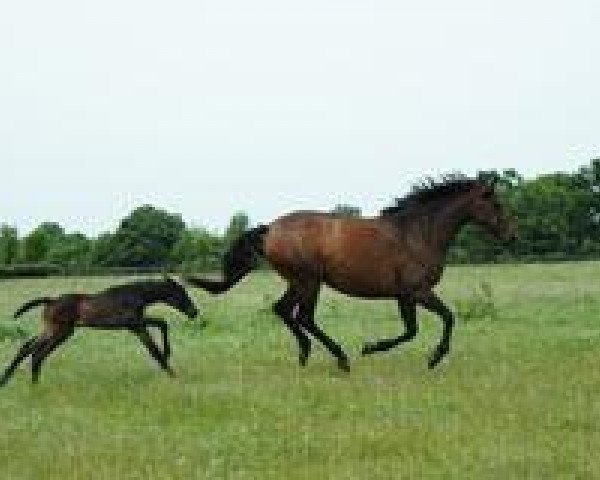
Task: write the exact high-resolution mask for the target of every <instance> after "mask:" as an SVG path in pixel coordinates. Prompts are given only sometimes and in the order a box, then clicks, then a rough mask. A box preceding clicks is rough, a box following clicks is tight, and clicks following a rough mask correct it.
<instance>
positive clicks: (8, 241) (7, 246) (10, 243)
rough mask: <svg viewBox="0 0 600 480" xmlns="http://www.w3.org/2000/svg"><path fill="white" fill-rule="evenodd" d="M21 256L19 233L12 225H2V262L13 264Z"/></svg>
mask: <svg viewBox="0 0 600 480" xmlns="http://www.w3.org/2000/svg"><path fill="white" fill-rule="evenodd" d="M18 256H19V234H18V232H17V229H16V228H15V227H13V226H11V225H7V224H2V225H1V226H0V264H2V265H11V264H13V263H16V262H17V259H18Z"/></svg>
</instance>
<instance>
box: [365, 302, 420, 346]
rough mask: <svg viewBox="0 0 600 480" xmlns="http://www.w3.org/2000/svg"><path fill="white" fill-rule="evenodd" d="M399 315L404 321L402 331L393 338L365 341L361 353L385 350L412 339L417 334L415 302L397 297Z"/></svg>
mask: <svg viewBox="0 0 600 480" xmlns="http://www.w3.org/2000/svg"><path fill="white" fill-rule="evenodd" d="M398 307H399V308H400V317H401V318H402V320H403V321H404V333H403V334H402V335H400V336H399V337H395V338H384V339H383V340H379V341H377V342H374V343H365V346H364V347H363V350H362V354H363V355H369V354H371V353H375V352H385V351H386V350H389V349H390V348H393V347H395V346H396V345H400V344H401V343H404V342H408V341H409V340H412V339H413V338H415V336H416V335H417V329H418V327H417V304H416V302H414V301H413V300H411V299H407V298H401V297H399V298H398Z"/></svg>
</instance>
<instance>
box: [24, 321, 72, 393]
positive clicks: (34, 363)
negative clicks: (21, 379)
mask: <svg viewBox="0 0 600 480" xmlns="http://www.w3.org/2000/svg"><path fill="white" fill-rule="evenodd" d="M72 333H73V327H72V326H70V325H68V326H61V327H60V328H57V329H56V331H55V332H54V333H53V334H52V335H49V336H45V337H44V336H43V335H42V336H41V337H40V341H39V342H38V344H36V347H35V351H34V352H33V355H32V358H31V381H32V382H33V383H37V382H38V380H39V378H40V370H41V368H42V363H43V362H44V360H46V358H48V355H50V354H51V353H52V352H53V351H54V350H56V347H58V346H59V345H60V344H61V343H63V342H64V341H65V340H67V338H69V337H70V336H71V334H72Z"/></svg>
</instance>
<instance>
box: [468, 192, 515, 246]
mask: <svg viewBox="0 0 600 480" xmlns="http://www.w3.org/2000/svg"><path fill="white" fill-rule="evenodd" d="M472 185H473V186H472V188H471V191H470V192H469V194H468V195H469V199H468V202H467V204H466V205H467V210H468V214H469V215H470V217H471V219H472V221H473V222H474V223H476V224H478V225H480V226H482V227H483V228H485V229H486V230H488V231H489V232H490V233H491V234H492V235H494V236H495V237H496V238H498V239H499V240H502V241H505V242H508V241H512V240H514V239H515V238H516V236H517V229H516V225H515V222H514V220H513V219H512V218H511V217H510V216H509V215H508V213H507V212H506V209H505V208H504V207H503V206H502V204H501V203H500V201H499V200H498V194H497V193H496V190H495V188H494V185H493V184H489V183H487V182H484V181H482V180H476V181H473V183H472Z"/></svg>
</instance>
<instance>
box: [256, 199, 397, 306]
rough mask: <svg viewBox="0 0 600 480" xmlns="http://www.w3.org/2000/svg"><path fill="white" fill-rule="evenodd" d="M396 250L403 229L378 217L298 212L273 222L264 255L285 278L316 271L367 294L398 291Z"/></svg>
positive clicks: (334, 283) (340, 287) (324, 278)
mask: <svg viewBox="0 0 600 480" xmlns="http://www.w3.org/2000/svg"><path fill="white" fill-rule="evenodd" d="M397 253H398V235H397V234H396V232H395V231H394V230H393V228H392V227H391V226H390V225H388V224H387V223H385V222H382V221H381V220H380V219H378V218H356V217H347V216H342V215H335V214H329V213H322V212H310V211H306V212H296V213H292V214H289V215H285V216H283V217H280V218H279V219H277V220H276V221H275V222H273V223H272V224H271V225H270V227H269V231H268V234H267V236H266V238H265V256H266V258H267V260H268V261H269V262H270V263H271V265H272V266H273V267H274V268H275V269H276V270H277V271H278V272H279V273H280V274H281V275H282V276H283V277H284V278H288V279H292V278H298V277H299V276H304V277H314V278H318V279H319V280H320V281H323V282H325V283H327V284H329V285H330V286H332V287H333V288H336V289H338V290H340V291H343V292H345V293H351V294H352V293H354V294H361V295H365V296H372V295H380V294H383V295H391V294H393V293H395V290H394V289H395V288H396V272H395V266H394V263H395V262H394V256H395V255H397ZM375 291H377V292H379V293H375Z"/></svg>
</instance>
